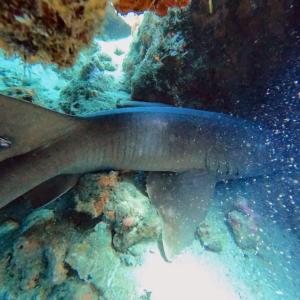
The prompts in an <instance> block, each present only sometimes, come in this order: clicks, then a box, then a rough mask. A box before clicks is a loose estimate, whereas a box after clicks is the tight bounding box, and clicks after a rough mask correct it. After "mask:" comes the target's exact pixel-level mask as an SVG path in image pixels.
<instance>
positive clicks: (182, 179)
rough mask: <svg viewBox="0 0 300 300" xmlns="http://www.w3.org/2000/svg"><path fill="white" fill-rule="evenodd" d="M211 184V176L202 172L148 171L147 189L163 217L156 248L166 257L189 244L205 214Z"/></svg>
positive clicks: (211, 190)
mask: <svg viewBox="0 0 300 300" xmlns="http://www.w3.org/2000/svg"><path fill="white" fill-rule="evenodd" d="M215 184H216V179H215V176H214V175H212V174H209V173H206V172H203V171H189V172H184V173H158V172H154V173H149V176H148V178H147V192H148V195H149V197H150V200H151V202H152V203H153V204H154V206H155V207H156V208H157V210H158V212H159V214H160V215H161V217H162V219H163V232H162V236H161V240H160V250H161V253H162V256H163V257H164V258H165V259H166V260H168V261H170V260H172V258H173V257H174V256H176V255H178V254H179V253H180V252H181V251H182V250H183V249H184V248H186V247H188V246H190V245H191V243H192V241H193V239H194V234H195V230H196V227H197V225H198V224H199V222H201V221H202V220H203V219H204V218H205V216H206V213H207V210H208V207H209V204H210V202H211V199H212V197H213V193H214V188H215ZM162 250H163V251H162Z"/></svg>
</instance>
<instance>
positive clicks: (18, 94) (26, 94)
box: [1, 86, 37, 102]
mask: <svg viewBox="0 0 300 300" xmlns="http://www.w3.org/2000/svg"><path fill="white" fill-rule="evenodd" d="M1 93H2V94H3V95H6V96H10V97H15V98H18V99H21V100H25V101H28V102H34V99H35V98H36V97H37V94H36V92H35V90H34V89H32V88H28V87H23V86H18V87H10V88H7V89H4V90H2V91H1Z"/></svg>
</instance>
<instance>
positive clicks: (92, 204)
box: [0, 172, 161, 300]
mask: <svg viewBox="0 0 300 300" xmlns="http://www.w3.org/2000/svg"><path fill="white" fill-rule="evenodd" d="M133 180H134V179H133V178H132V174H130V175H129V174H127V175H124V174H122V175H121V174H118V173H117V172H110V173H101V174H88V175H84V176H83V178H82V179H81V181H80V182H79V185H78V186H77V188H76V189H75V190H73V191H72V192H70V193H69V194H68V195H66V196H65V198H63V199H60V200H59V201H57V202H54V203H53V204H52V205H50V206H51V207H49V208H43V209H39V210H36V211H34V212H32V213H31V214H30V215H28V216H27V217H26V218H25V220H24V221H23V222H22V224H21V225H19V224H18V223H16V222H14V221H12V220H9V221H7V222H5V223H3V224H2V226H1V227H0V234H1V241H0V253H1V260H0V280H1V284H0V298H1V297H2V298H3V299H6V298H7V299H21V297H23V298H22V299H34V298H39V299H108V300H115V299H118V300H128V295H131V296H132V299H139V296H138V294H137V290H136V286H135V281H134V278H133V277H132V276H133V275H132V274H133V273H132V268H133V267H134V266H136V265H137V264H139V263H140V262H141V260H142V257H143V255H144V254H145V253H146V252H147V251H148V250H147V249H148V247H149V246H148V244H149V243H144V244H143V243H141V242H142V241H145V242H148V241H155V240H156V238H157V236H158V233H159V232H160V230H161V223H160V219H159V217H158V215H157V213H156V211H155V209H154V208H153V207H152V206H151V205H150V202H149V199H148V198H147V197H146V196H145V195H143V194H142V193H141V191H139V190H138V189H137V188H136V187H135V186H134V184H133V182H134V181H133ZM116 250H118V251H116ZM72 289H75V290H72ZM5 297H6V298H5ZM2 298H1V299H2Z"/></svg>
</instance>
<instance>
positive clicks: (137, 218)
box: [113, 181, 162, 252]
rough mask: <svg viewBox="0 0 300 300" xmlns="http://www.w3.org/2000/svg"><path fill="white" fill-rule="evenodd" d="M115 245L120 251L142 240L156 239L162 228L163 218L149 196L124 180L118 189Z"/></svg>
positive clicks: (114, 226) (114, 225)
mask: <svg viewBox="0 0 300 300" xmlns="http://www.w3.org/2000/svg"><path fill="white" fill-rule="evenodd" d="M115 199H117V200H116V205H115V222H114V224H113V228H114V232H115V234H114V236H113V246H114V248H115V249H117V250H118V251H120V252H126V251H127V250H129V252H130V249H129V248H130V247H132V246H134V245H136V244H138V243H140V242H142V241H155V240H157V238H158V236H159V234H160V233H161V230H162V224H161V219H160V217H159V216H158V214H157V212H156V210H155V208H154V207H153V206H152V205H151V203H150V201H149V199H148V197H146V196H145V195H143V194H142V193H141V192H140V191H139V190H138V189H137V188H136V187H135V186H134V184H133V183H132V182H130V181H123V182H121V183H120V184H119V188H118V189H117V190H116V196H115Z"/></svg>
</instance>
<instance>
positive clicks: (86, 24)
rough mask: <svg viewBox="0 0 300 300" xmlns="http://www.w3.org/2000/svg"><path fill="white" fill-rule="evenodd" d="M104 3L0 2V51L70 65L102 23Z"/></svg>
mask: <svg viewBox="0 0 300 300" xmlns="http://www.w3.org/2000/svg"><path fill="white" fill-rule="evenodd" d="M106 4H107V0H79V1H74V0H11V1H0V48H3V49H4V50H6V52H7V53H8V54H14V53H18V54H20V55H21V56H22V57H23V58H25V59H26V60H27V61H30V62H36V61H42V62H46V63H56V64H57V65H59V66H62V67H64V66H71V65H72V64H73V63H74V60H75V58H76V56H77V54H78V52H79V51H80V50H81V49H82V47H83V46H84V45H87V44H89V43H90V42H91V40H92V37H93V35H94V33H95V31H96V29H97V28H99V26H100V25H101V23H102V21H103V20H104V15H105V8H106Z"/></svg>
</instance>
